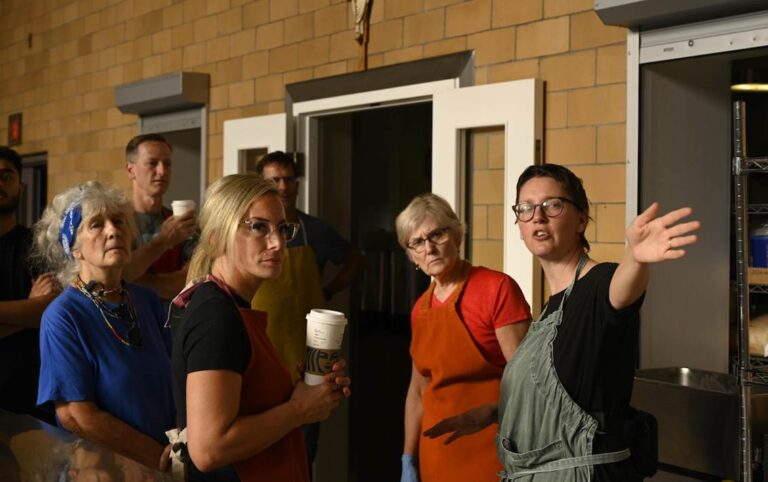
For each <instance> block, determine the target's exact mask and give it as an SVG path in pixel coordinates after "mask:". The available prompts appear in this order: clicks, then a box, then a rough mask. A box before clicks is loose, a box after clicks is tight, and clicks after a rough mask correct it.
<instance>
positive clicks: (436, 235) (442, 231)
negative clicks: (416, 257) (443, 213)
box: [406, 228, 451, 254]
mask: <svg viewBox="0 0 768 482" xmlns="http://www.w3.org/2000/svg"><path fill="white" fill-rule="evenodd" d="M450 235H451V231H450V229H449V228H437V229H434V230H432V231H430V232H429V233H427V235H426V236H424V237H423V238H413V239H411V240H410V241H408V244H407V245H406V246H407V247H408V249H410V250H411V251H413V252H414V253H417V254H421V253H423V252H424V248H425V247H426V246H427V241H429V242H430V243H432V244H434V245H440V244H443V243H445V242H446V241H448V238H450Z"/></svg>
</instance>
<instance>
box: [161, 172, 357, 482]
mask: <svg viewBox="0 0 768 482" xmlns="http://www.w3.org/2000/svg"><path fill="white" fill-rule="evenodd" d="M199 222H200V228H201V235H200V241H199V243H198V245H197V248H196V249H195V252H194V254H193V256H192V260H191V261H190V268H189V274H188V281H189V283H188V285H187V288H185V290H184V291H182V293H181V294H179V296H178V297H176V299H175V300H174V301H173V305H174V307H175V308H174V309H176V310H181V315H180V324H179V331H178V333H177V335H176V338H175V340H174V347H173V357H172V359H173V368H174V379H175V389H176V395H177V397H176V400H177V405H178V407H177V408H178V411H179V419H180V421H181V428H182V429H186V438H187V453H188V455H189V459H188V462H187V471H188V477H189V478H188V480H189V481H190V482H195V481H213V480H215V481H263V480H280V481H284V482H307V481H308V480H309V470H308V467H307V459H306V451H305V448H304V441H303V437H302V434H301V429H300V428H301V426H302V425H305V424H307V423H313V422H318V421H321V420H324V419H326V418H327V417H328V416H329V415H330V413H331V412H332V411H333V410H334V409H335V408H336V407H338V406H339V403H340V402H341V400H342V399H343V398H346V397H348V396H349V395H350V391H349V387H348V386H349V383H350V379H349V378H348V377H346V376H345V374H344V372H343V368H344V365H345V363H344V361H343V360H340V361H339V362H338V363H336V364H334V366H333V371H332V372H331V373H328V374H327V375H325V377H324V379H323V382H322V383H320V384H318V385H314V386H309V385H306V384H305V383H304V382H302V381H299V382H297V383H296V385H294V384H293V383H292V381H291V376H290V374H289V372H288V370H287V368H286V367H285V366H284V365H283V364H282V363H281V362H280V360H279V358H278V356H277V353H276V352H275V349H274V347H273V346H272V344H271V342H270V341H269V338H268V337H267V332H266V323H267V319H266V313H264V312H259V311H255V310H252V309H250V300H251V299H252V298H253V295H254V293H255V292H256V290H257V289H258V288H259V285H260V284H261V282H262V280H265V279H275V278H277V277H278V276H279V275H280V272H281V270H282V265H283V259H284V256H285V245H286V242H287V241H288V240H290V239H292V238H293V236H295V235H296V231H297V226H296V225H295V224H291V223H288V222H287V221H286V219H285V210H284V209H283V206H282V204H281V202H280V199H279V197H278V195H277V191H276V190H275V187H274V184H272V183H271V182H269V181H265V180H263V179H261V178H260V177H258V176H257V175H255V174H236V175H231V176H226V177H224V178H222V179H219V180H218V181H216V182H215V183H213V184H212V185H211V186H210V188H209V189H208V192H207V193H206V201H205V204H204V206H203V209H202V211H201V213H200V220H199Z"/></svg>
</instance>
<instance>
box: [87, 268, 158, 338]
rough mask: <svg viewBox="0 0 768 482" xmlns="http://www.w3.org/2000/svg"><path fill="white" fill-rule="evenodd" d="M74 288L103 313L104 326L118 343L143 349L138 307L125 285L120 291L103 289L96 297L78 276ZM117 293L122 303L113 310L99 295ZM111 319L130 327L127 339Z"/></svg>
mask: <svg viewBox="0 0 768 482" xmlns="http://www.w3.org/2000/svg"><path fill="white" fill-rule="evenodd" d="M72 286H73V287H74V288H75V289H77V290H78V291H80V292H81V293H82V294H83V295H85V297H86V298H88V299H89V300H91V302H93V304H94V305H96V308H97V309H98V310H99V313H101V319H102V320H103V321H104V324H106V325H107V328H109V331H110V332H112V336H114V337H115V338H116V339H117V341H119V342H120V343H122V344H123V345H125V346H129V347H131V348H133V349H134V350H139V349H141V346H142V342H143V340H142V338H141V330H140V329H139V321H138V317H137V316H136V307H135V306H134V304H133V298H131V293H130V292H129V291H128V290H127V289H126V288H125V285H122V286H121V287H120V289H119V290H103V289H102V290H100V292H98V294H97V295H94V294H93V293H91V291H90V290H89V289H87V288H88V286H87V285H86V284H85V282H84V281H83V280H82V279H80V277H79V276H78V277H77V280H75V282H74V283H72ZM116 291H120V294H121V296H122V301H121V302H120V304H119V305H117V306H116V307H115V308H114V309H112V308H110V307H109V306H107V305H106V304H105V303H104V301H103V300H102V299H101V297H100V296H99V295H100V294H102V293H105V292H116ZM126 314H127V315H128V319H127V320H126V319H125V315H126ZM110 318H112V319H113V320H121V321H123V322H125V324H126V325H127V326H128V331H127V333H126V335H127V339H126V338H123V337H122V336H120V334H119V333H118V332H117V330H115V327H114V325H112V323H110V321H109V319H110Z"/></svg>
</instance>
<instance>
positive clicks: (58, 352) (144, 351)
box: [37, 284, 176, 445]
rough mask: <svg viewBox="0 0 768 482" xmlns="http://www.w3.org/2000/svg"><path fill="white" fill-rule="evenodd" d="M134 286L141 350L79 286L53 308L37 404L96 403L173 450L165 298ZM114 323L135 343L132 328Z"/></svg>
mask: <svg viewBox="0 0 768 482" xmlns="http://www.w3.org/2000/svg"><path fill="white" fill-rule="evenodd" d="M127 286H128V291H129V292H130V294H131V297H132V299H133V302H134V305H135V308H136V316H137V320H138V323H139V327H140V330H141V337H142V347H141V348H140V349H138V350H136V349H134V348H131V347H129V346H126V345H124V344H123V343H122V342H120V341H119V340H118V339H117V338H116V337H115V336H114V335H113V334H112V332H111V331H110V329H109V327H108V326H107V324H106V323H105V322H104V319H103V318H102V315H101V313H100V311H99V309H98V308H97V307H96V305H94V303H93V302H92V301H91V300H90V299H88V298H87V297H86V296H85V295H84V294H82V293H80V292H79V291H78V290H76V289H75V288H72V287H71V286H70V287H68V288H67V289H65V290H64V292H63V293H61V295H59V296H58V297H57V298H56V299H55V300H54V301H53V302H52V303H51V304H50V305H48V308H47V309H46V310H45V312H44V313H43V319H42V323H41V326H40V358H41V367H40V383H39V388H38V395H37V404H38V405H44V404H49V403H51V402H55V401H61V402H78V401H91V402H94V403H95V404H96V406H98V407H99V409H101V410H104V411H105V412H108V413H110V414H111V415H113V416H114V417H116V418H118V419H120V420H122V421H123V422H125V423H127V424H128V425H130V426H131V427H133V428H134V429H136V430H137V431H139V432H141V433H143V434H145V435H148V436H149V437H152V438H153V439H155V440H157V441H158V443H160V444H162V445H165V444H166V443H168V441H167V438H166V437H165V431H166V430H168V429H169V428H173V427H174V426H175V425H176V424H175V420H176V411H175V408H174V403H173V382H172V372H171V359H170V348H171V336H170V330H168V329H166V328H163V323H164V316H163V309H162V304H161V302H160V299H159V298H158V297H157V295H155V293H154V292H152V291H151V290H148V289H146V288H142V287H139V286H136V285H132V284H129V285H127ZM110 307H111V308H114V307H115V306H114V305H111V306H110ZM110 323H112V326H113V327H114V328H115V331H117V333H118V334H120V336H121V337H122V338H123V339H127V333H126V331H127V328H126V326H125V324H124V323H122V322H120V321H117V322H115V321H113V320H112V319H110Z"/></svg>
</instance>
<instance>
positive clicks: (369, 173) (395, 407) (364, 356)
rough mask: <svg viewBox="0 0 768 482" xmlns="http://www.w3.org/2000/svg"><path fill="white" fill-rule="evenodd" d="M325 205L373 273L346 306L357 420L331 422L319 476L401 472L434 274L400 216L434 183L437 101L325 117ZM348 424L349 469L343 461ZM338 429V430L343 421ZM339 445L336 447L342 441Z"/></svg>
mask: <svg viewBox="0 0 768 482" xmlns="http://www.w3.org/2000/svg"><path fill="white" fill-rule="evenodd" d="M318 133H319V166H320V176H319V182H318V185H319V186H320V193H319V206H318V209H319V210H318V213H319V215H320V217H322V218H324V219H327V220H329V221H330V222H331V223H332V224H333V225H334V226H336V228H337V229H338V230H339V232H340V233H342V234H343V235H345V236H347V237H348V238H349V239H351V240H352V242H353V243H354V244H355V245H356V246H358V247H359V248H360V249H361V250H362V251H363V253H364V256H365V274H364V275H363V277H362V278H361V279H360V280H359V282H358V283H356V285H355V286H353V288H352V289H351V290H350V294H349V299H348V300H340V301H337V303H340V304H341V306H338V307H339V308H340V309H343V310H345V311H346V312H347V313H349V314H350V325H349V326H350V329H349V330H348V334H349V339H348V343H347V346H348V347H349V355H348V356H349V360H350V366H351V375H352V377H353V380H354V382H353V386H354V389H353V392H354V393H353V396H352V398H351V399H350V401H349V416H348V423H344V422H342V423H339V424H333V423H332V422H331V423H327V424H325V425H324V426H323V429H322V430H323V431H322V435H321V440H320V451H321V452H320V460H319V461H318V467H317V473H318V478H317V479H316V480H318V481H319V482H325V481H331V480H333V481H334V482H336V481H343V480H349V481H365V482H377V481H387V482H389V481H392V480H398V479H399V477H400V456H401V454H402V444H403V411H404V408H403V407H404V402H405V394H406V390H407V388H408V382H409V380H410V370H411V360H410V356H409V354H408V347H409V343H410V312H411V308H412V307H413V304H414V302H415V300H416V298H417V297H418V296H419V295H420V294H421V293H422V292H423V291H424V290H425V289H426V286H427V284H428V282H429V280H428V278H427V277H426V276H424V275H423V274H422V273H420V272H417V271H416V270H415V269H414V268H413V265H412V264H411V263H410V262H409V261H408V259H407V257H406V255H405V252H404V251H403V249H402V248H401V247H400V246H399V245H398V243H397V238H396V234H395V227H394V223H395V217H396V216H397V214H398V213H399V212H400V211H401V210H402V209H403V208H405V206H406V205H407V204H408V203H409V202H410V200H411V199H413V197H414V196H416V195H417V194H420V193H423V192H426V191H429V190H430V189H431V167H432V160H431V145H432V105H431V103H420V104H411V105H407V106H399V107H388V108H376V109H370V110H365V111H360V112H354V113H348V114H338V115H333V116H326V117H323V118H321V120H320V121H319V125H318ZM333 427H339V429H343V428H346V432H347V434H348V442H347V443H346V444H344V445H346V453H347V454H348V472H347V473H343V471H342V472H337V473H336V474H334V473H333V472H334V469H332V468H331V467H330V465H331V464H333V463H334V462H331V463H330V464H327V465H324V464H325V461H324V460H322V459H323V450H324V446H325V449H326V450H328V451H327V452H326V453H327V454H328V457H329V458H330V459H332V460H334V461H335V462H336V463H338V462H339V458H338V456H339V453H338V451H339V450H344V447H343V446H342V445H336V449H335V450H334V449H330V448H329V447H330V446H331V445H334V444H337V441H333V439H335V438H339V435H340V434H339V433H338V430H339V429H335V428H333ZM335 430H336V431H335ZM332 450H333V451H332Z"/></svg>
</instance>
